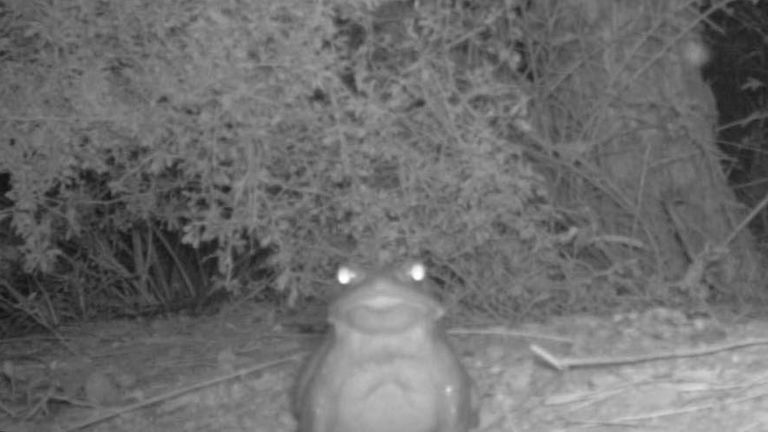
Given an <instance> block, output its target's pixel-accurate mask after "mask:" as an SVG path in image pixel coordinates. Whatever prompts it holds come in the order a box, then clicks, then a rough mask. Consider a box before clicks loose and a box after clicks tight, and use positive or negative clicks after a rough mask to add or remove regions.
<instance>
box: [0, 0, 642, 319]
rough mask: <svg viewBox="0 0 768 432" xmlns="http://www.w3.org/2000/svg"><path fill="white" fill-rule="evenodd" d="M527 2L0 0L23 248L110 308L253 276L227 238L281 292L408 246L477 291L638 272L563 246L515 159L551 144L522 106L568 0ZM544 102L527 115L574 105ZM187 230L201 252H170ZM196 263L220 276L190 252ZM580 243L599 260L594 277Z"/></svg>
mask: <svg viewBox="0 0 768 432" xmlns="http://www.w3.org/2000/svg"><path fill="white" fill-rule="evenodd" d="M522 3H524V2H522ZM522 3H520V4H518V3H517V2H515V1H508V0H507V1H502V0H498V1H488V2H455V1H448V0H428V1H420V2H411V1H390V2H368V3H366V2H357V1H351V0H350V1H342V0H338V1H336V2H316V1H309V0H274V1H246V0H167V1H153V0H123V1H120V2H105V1H97V0H88V1H71V0H65V1H61V2H56V3H53V4H51V3H48V2H43V1H21V0H17V1H5V2H3V3H2V5H3V12H2V14H0V19H2V20H3V23H2V26H0V27H2V29H3V30H0V32H2V33H0V43H2V44H3V45H2V46H0V55H2V56H3V59H2V60H3V61H2V65H1V66H0V83H2V84H0V143H2V145H0V172H10V173H11V185H10V186H11V188H10V191H9V192H8V193H7V196H8V198H10V199H11V200H12V202H13V205H12V207H9V208H8V210H7V214H8V215H9V216H11V217H12V226H13V230H14V232H15V233H16V234H17V235H18V236H19V237H20V240H21V249H22V252H23V257H24V269H25V270H26V272H27V273H28V274H41V275H46V276H51V275H53V276H57V277H60V278H63V279H65V280H66V284H65V285H67V286H78V287H80V288H81V289H82V290H85V291H86V292H89V293H90V292H96V291H97V290H98V289H99V288H98V287H99V286H101V287H105V286H106V287H108V288H106V290H107V293H108V294H110V297H112V298H113V299H118V303H119V304H121V306H120V307H122V308H126V309H127V308H128V307H129V305H131V306H130V307H134V308H135V307H136V304H137V299H138V300H140V301H138V303H140V304H158V303H159V304H163V305H169V304H171V303H173V302H176V301H177V300H178V298H179V297H191V298H197V299H200V298H206V297H207V296H208V295H210V294H211V289H214V290H226V291H227V292H230V293H233V294H234V295H236V296H238V295H239V296H253V295H255V294H257V293H258V292H261V291H263V289H264V288H263V285H259V284H254V283H253V280H249V279H248V278H247V277H245V278H244V277H242V276H243V270H244V269H245V270H247V269H248V267H252V266H253V265H254V262H253V261H251V260H247V259H246V260H245V261H241V262H240V264H238V260H239V259H242V257H244V256H246V257H247V256H248V255H252V254H255V253H256V252H257V251H258V250H260V249H261V248H263V247H266V248H269V250H271V251H273V253H272V255H271V256H270V263H269V264H270V266H271V267H272V269H273V273H271V274H272V275H273V276H274V284H273V288H274V289H275V290H277V292H279V293H281V295H283V296H284V298H286V299H288V301H289V302H291V303H293V302H295V301H296V300H298V299H302V298H305V297H306V296H308V295H318V294H321V292H322V290H323V289H324V287H325V285H324V283H323V282H322V281H328V280H330V278H329V277H328V275H329V274H330V270H331V269H332V268H334V267H335V266H336V265H338V264H339V263H341V262H343V261H348V260H356V261H363V262H365V263H376V262H380V261H389V260H395V259H401V258H405V257H417V258H422V259H425V260H427V261H428V262H429V263H430V264H431V265H432V268H433V269H434V270H435V277H436V279H437V280H438V282H439V283H440V285H441V287H442V289H443V294H444V296H445V297H446V298H447V299H448V300H449V301H451V302H462V303H463V304H464V305H465V306H469V307H470V308H474V309H476V310H481V311H483V312H485V313H492V314H508V313H511V312H523V313H529V314H539V313H545V314H546V313H553V312H562V311H566V310H574V309H578V310H581V309H584V308H587V309H590V308H599V307H601V306H606V305H610V304H612V303H613V302H614V301H615V298H614V297H615V296H618V295H619V294H618V293H619V292H624V293H627V292H629V293H632V295H634V294H635V293H637V292H638V291H639V288H638V287H637V286H636V285H635V284H634V283H633V282H629V281H630V280H631V279H632V278H633V277H634V276H637V274H638V273H639V272H640V271H641V270H640V269H638V268H637V267H636V266H634V264H633V262H634V261H632V260H626V261H621V262H619V263H617V262H613V261H612V260H611V257H610V256H606V255H601V256H600V257H599V258H598V259H597V260H591V261H590V260H589V259H587V260H586V261H582V260H581V259H576V257H577V255H578V254H580V253H583V252H584V251H585V250H588V248H582V247H580V246H579V244H580V243H579V242H580V241H582V240H584V239H583V237H584V236H589V235H593V234H595V232H594V231H583V230H582V231H579V230H577V229H576V227H575V226H574V224H578V225H587V228H591V227H590V226H588V225H589V221H587V218H585V217H583V213H582V211H581V210H569V215H568V216H567V217H566V215H564V212H562V211H558V210H557V209H555V208H554V207H553V205H552V204H551V199H550V197H549V196H548V193H547V190H546V186H547V180H545V177H543V176H541V175H540V174H538V173H537V172H536V171H535V170H534V169H533V167H532V164H531V159H530V156H531V155H536V156H535V157H538V158H545V159H546V158H551V159H550V160H549V161H555V158H554V156H553V153H547V151H548V150H547V148H545V147H544V146H543V144H542V142H541V141H536V139H531V136H532V134H530V132H531V130H532V129H531V128H532V125H533V124H534V122H533V121H532V118H531V117H530V114H529V106H530V101H531V98H532V96H534V95H535V96H536V97H537V100H539V101H540V103H550V101H551V100H552V99H551V97H552V95H553V94H554V93H552V92H551V89H552V88H555V87H556V85H558V84H561V83H562V81H558V80H561V79H562V77H558V76H557V73H556V72H555V73H552V74H551V75H549V76H545V75H543V74H541V73H540V72H541V69H539V68H542V67H545V64H546V62H547V58H548V57H547V56H548V55H552V54H553V53H554V52H555V51H548V49H549V50H554V49H556V45H549V48H548V49H547V48H545V45H544V43H543V42H544V41H547V40H548V39H547V36H546V34H545V33H547V31H548V30H547V29H548V27H547V26H549V25H552V24H553V23H556V22H557V19H556V18H558V17H559V18H562V19H565V18H567V14H566V13H565V11H564V10H560V11H559V12H557V14H558V15H557V16H553V18H552V19H551V20H550V21H549V22H533V21H526V20H527V19H528V18H527V17H526V15H525V13H523V11H524V10H525V8H526V7H527V6H526V4H522ZM550 30H551V29H550ZM526 31H530V34H536V35H537V38H538V39H537V41H536V42H533V41H532V40H531V39H526V37H525V36H524V34H525V32H526ZM550 42H552V43H555V41H551V40H550ZM577 54H578V52H575V51H574V55H577ZM526 56H529V57H526ZM537 74H538V75H537ZM550 79H551V81H548V80H550ZM547 89H549V90H547ZM548 98H550V99H548ZM560 102H562V100H559V101H555V102H554V103H555V104H556V103H560ZM566 108H567V107H566ZM543 111H544V110H542V109H539V110H538V112H543ZM570 114H571V115H576V114H578V113H573V112H571V113H570ZM552 121H554V120H552ZM557 121H558V122H559V123H557V124H550V125H549V126H547V125H544V124H542V122H541V119H538V120H537V122H536V127H537V128H539V129H541V130H545V129H546V130H558V131H564V130H566V129H567V128H568V127H572V126H573V125H574V124H575V123H570V124H569V125H570V126H569V125H565V123H563V122H562V121H561V120H560V119H558V120H557ZM567 121H570V119H568V120H567ZM564 125H565V126H564ZM560 126H562V127H563V128H565V129H558V128H559V127H560ZM568 134H571V132H568ZM564 136H565V135H564ZM543 150H546V151H543ZM567 151H568V150H562V149H561V150H560V153H559V154H561V155H563V154H565V155H566V156H567ZM574 151H577V149H574ZM563 161H566V162H567V161H568V160H567V158H565V159H563V158H559V159H557V162H556V163H563ZM539 162H541V161H540V160H539ZM571 162H573V164H574V166H576V162H575V160H573V161H571ZM545 165H547V164H545ZM549 166H551V164H550V165H549ZM545 172H546V171H545ZM547 174H549V180H552V179H557V178H558V174H557V172H556V171H555V172H554V174H553V173H552V172H547ZM585 232H586V234H585ZM576 233H578V235H576ZM165 236H170V238H171V239H172V240H171V241H162V240H161V239H163V238H166V237H165ZM174 236H178V240H179V241H178V242H177V241H175V240H174V239H175V238H176V237H174ZM182 244H185V245H191V246H194V247H203V248H204V249H206V250H208V251H209V252H210V254H207V253H206V254H202V255H204V256H203V257H202V258H199V259H192V260H186V259H180V258H178V257H179V256H182V255H183V253H182V252H181V251H183V250H184V248H183V247H182V246H181V245H182ZM584 244H586V243H584ZM162 257H165V258H162ZM174 257H176V258H174ZM213 258H215V260H213V261H211V260H212V259H213ZM210 262H216V263H217V264H218V271H219V278H218V279H217V283H216V284H214V285H211V284H209V283H208V280H207V279H208V278H209V277H210V275H211V272H209V271H203V272H200V273H195V272H194V271H192V269H194V268H196V267H203V266H204V265H206V264H203V263H210ZM590 262H591V263H595V262H598V263H599V264H600V267H601V270H605V269H606V268H608V267H610V269H609V270H607V273H603V275H606V274H607V275H608V277H606V278H605V281H604V282H601V283H597V284H595V283H594V279H593V278H592V276H593V274H594V273H595V269H594V268H592V267H590ZM614 264H616V265H615V266H613V267H611V266H612V265H614ZM161 268H168V269H170V270H169V271H167V272H165V273H167V274H170V273H176V274H180V275H182V277H179V278H178V280H182V281H184V282H182V283H181V284H179V285H178V286H177V287H175V288H173V286H174V285H173V284H171V283H170V282H169V280H170V279H169V277H167V276H162V275H161V274H164V272H163V271H161V270H158V269H161ZM152 269H155V270H152ZM150 273H151V274H153V275H154V276H152V277H149V274H150ZM84 275H91V276H89V277H86V276H84ZM92 275H99V277H97V278H94V277H93V276H92ZM150 279H151V280H152V281H154V282H152V283H148V281H149V280H150ZM201 279H202V280H201ZM606 285H619V286H620V288H617V289H615V290H614V291H606V290H604V287H605V286H606ZM43 289H44V288H43ZM30 292H31V291H30ZM57 292H58V291H57ZM63 292H66V290H64V291H63ZM49 294H50V293H49ZM29 295H30V296H31V294H29ZM57 295H59V296H61V297H64V298H65V301H64V303H69V304H81V303H82V302H85V303H86V304H87V307H85V308H83V307H82V304H81V306H80V311H81V312H82V313H81V314H80V315H84V316H92V314H93V313H94V311H103V310H105V309H107V308H106V306H105V305H106V304H107V302H106V300H102V301H100V302H99V303H89V302H92V300H91V299H93V298H94V297H93V296H90V295H81V296H80V297H77V298H75V297H70V298H69V300H68V301H67V300H66V298H67V295H66V294H57ZM22 297H23V296H22ZM35 298H38V297H35ZM14 302H15V303H14ZM10 303H11V304H16V305H18V304H21V303H20V300H18V299H17V300H12V301H10ZM83 311H85V312H83ZM521 317H524V314H523V315H521Z"/></svg>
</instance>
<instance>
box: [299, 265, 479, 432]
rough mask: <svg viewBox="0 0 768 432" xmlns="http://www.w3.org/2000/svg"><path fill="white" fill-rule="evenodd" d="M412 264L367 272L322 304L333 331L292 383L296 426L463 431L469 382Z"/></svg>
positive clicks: (319, 430)
mask: <svg viewBox="0 0 768 432" xmlns="http://www.w3.org/2000/svg"><path fill="white" fill-rule="evenodd" d="M423 278H424V267H423V265H421V264H419V263H414V264H407V265H404V266H399V267H390V268H386V269H384V270H381V271H376V272H372V273H366V272H364V271H361V270H358V269H352V268H347V267H343V268H342V269H340V270H339V279H340V281H341V282H342V283H343V284H345V285H349V287H348V288H347V289H346V290H345V292H344V294H343V295H341V296H340V297H339V298H338V299H337V300H336V301H335V302H333V303H332V305H331V307H330V308H329V313H328V321H329V322H330V324H331V327H332V330H331V331H330V332H329V334H328V335H327V336H326V338H325V340H324V342H323V343H322V345H321V346H320V348H319V349H318V350H317V351H316V352H315V353H314V354H313V355H312V356H311V357H310V358H309V361H308V362H307V364H306V365H305V367H304V369H303V371H302V372H301V374H300V375H299V379H298V382H297V385H296V388H295V391H296V394H295V395H294V411H295V414H296V416H297V418H298V421H299V428H298V431H299V432H467V431H468V430H469V429H470V428H471V427H474V426H475V423H476V414H475V410H474V408H473V402H472V400H473V397H472V391H473V390H472V385H471V382H470V379H469V376H468V375H467V373H466V371H465V370H464V368H463V367H462V366H461V363H460V362H459V360H458V358H457V357H456V355H455V354H454V352H453V350H452V349H451V348H450V346H449V345H448V342H447V340H446V336H445V333H444V332H443V330H442V328H441V327H440V325H439V320H440V318H441V317H442V316H443V314H444V313H445V311H444V309H443V307H442V306H441V305H440V304H439V303H438V302H437V301H436V300H435V299H434V298H432V297H431V296H430V295H428V294H427V293H426V292H425V291H424V290H423V288H424V287H420V286H418V285H419V284H420V281H421V280H422V279H423Z"/></svg>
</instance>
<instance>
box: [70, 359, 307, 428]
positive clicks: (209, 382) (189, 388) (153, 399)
mask: <svg viewBox="0 0 768 432" xmlns="http://www.w3.org/2000/svg"><path fill="white" fill-rule="evenodd" d="M303 356H304V354H303V353H302V354H294V355H291V356H289V357H286V358H282V359H279V360H272V361H268V362H264V363H259V364H257V365H254V366H251V367H248V368H245V369H241V370H239V371H235V372H232V373H230V374H227V375H224V376H220V377H216V378H211V379H209V380H206V381H202V382H199V383H196V384H192V385H190V386H187V387H182V388H180V389H177V390H173V391H171V392H168V393H163V394H160V395H157V396H154V397H151V398H149V399H147V400H143V401H141V402H137V403H134V404H131V405H127V406H124V407H120V408H117V409H114V410H110V411H108V412H106V413H103V414H99V415H97V416H95V417H92V418H90V419H88V420H85V421H83V422H80V423H76V424H74V425H70V426H68V427H65V428H64V429H63V431H62V432H73V431H77V430H80V429H82V428H84V427H86V426H91V425H94V424H96V423H100V422H102V421H104V420H107V419H110V418H112V417H116V416H119V415H121V414H125V413H127V412H130V411H134V410H136V409H139V408H143V407H146V406H149V405H152V404H155V403H157V402H162V401H164V400H167V399H173V398H175V397H177V396H181V395H182V394H184V393H188V392H191V391H194V390H199V389H201V388H204V387H209V386H212V385H215V384H218V383H221V382H224V381H228V380H231V379H234V378H239V377H242V376H245V375H249V374H251V373H253V372H258V371H260V370H263V369H267V368H270V367H273V366H277V365H279V364H282V363H287V362H289V361H296V360H298V359H300V358H301V357H303Z"/></svg>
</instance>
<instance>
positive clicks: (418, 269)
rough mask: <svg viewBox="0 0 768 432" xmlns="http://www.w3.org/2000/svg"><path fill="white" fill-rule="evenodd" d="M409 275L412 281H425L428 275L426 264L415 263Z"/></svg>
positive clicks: (409, 270)
mask: <svg viewBox="0 0 768 432" xmlns="http://www.w3.org/2000/svg"><path fill="white" fill-rule="evenodd" d="M408 275H409V276H410V277H411V279H413V280H415V281H417V282H419V281H422V280H424V277H425V276H426V275H427V269H426V267H424V264H422V263H415V264H413V265H412V266H411V268H410V269H408Z"/></svg>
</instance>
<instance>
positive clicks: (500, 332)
mask: <svg viewBox="0 0 768 432" xmlns="http://www.w3.org/2000/svg"><path fill="white" fill-rule="evenodd" d="M448 334H452V335H495V336H514V337H521V338H527V339H544V340H550V341H555V342H565V343H567V344H573V340H572V339H569V338H566V337H562V336H552V335H545V334H540V333H532V332H523V331H518V330H510V329H507V328H504V327H498V326H497V327H489V328H482V329H480V328H453V329H450V330H448Z"/></svg>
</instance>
